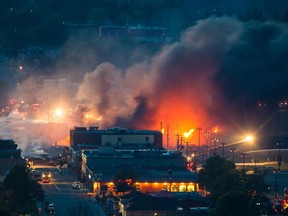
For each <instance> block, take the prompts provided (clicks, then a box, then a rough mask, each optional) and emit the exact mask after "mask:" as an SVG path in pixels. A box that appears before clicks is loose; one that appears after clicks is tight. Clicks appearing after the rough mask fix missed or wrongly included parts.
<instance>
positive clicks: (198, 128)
mask: <svg viewBox="0 0 288 216" xmlns="http://www.w3.org/2000/svg"><path fill="white" fill-rule="evenodd" d="M196 130H197V131H198V148H199V150H200V131H201V130H202V128H201V127H197V128H196Z"/></svg>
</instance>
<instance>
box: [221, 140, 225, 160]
mask: <svg viewBox="0 0 288 216" xmlns="http://www.w3.org/2000/svg"><path fill="white" fill-rule="evenodd" d="M220 146H221V147H222V157H223V158H224V150H225V146H226V143H224V142H222V143H221V144H220Z"/></svg>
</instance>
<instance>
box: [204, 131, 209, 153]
mask: <svg viewBox="0 0 288 216" xmlns="http://www.w3.org/2000/svg"><path fill="white" fill-rule="evenodd" d="M204 136H206V145H207V155H208V156H209V154H210V148H209V137H210V132H209V131H207V132H206V133H204Z"/></svg>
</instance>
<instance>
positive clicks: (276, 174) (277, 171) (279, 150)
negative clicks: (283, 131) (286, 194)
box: [274, 143, 283, 199]
mask: <svg viewBox="0 0 288 216" xmlns="http://www.w3.org/2000/svg"><path fill="white" fill-rule="evenodd" d="M282 145H283V143H277V147H278V155H277V162H278V169H276V171H275V192H274V193H275V199H278V173H279V172H280V168H281V163H282V157H281V146H282Z"/></svg>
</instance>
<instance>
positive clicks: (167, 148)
mask: <svg viewBox="0 0 288 216" xmlns="http://www.w3.org/2000/svg"><path fill="white" fill-rule="evenodd" d="M166 148H167V150H168V148H169V124H167V146H166Z"/></svg>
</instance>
